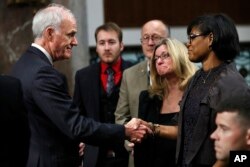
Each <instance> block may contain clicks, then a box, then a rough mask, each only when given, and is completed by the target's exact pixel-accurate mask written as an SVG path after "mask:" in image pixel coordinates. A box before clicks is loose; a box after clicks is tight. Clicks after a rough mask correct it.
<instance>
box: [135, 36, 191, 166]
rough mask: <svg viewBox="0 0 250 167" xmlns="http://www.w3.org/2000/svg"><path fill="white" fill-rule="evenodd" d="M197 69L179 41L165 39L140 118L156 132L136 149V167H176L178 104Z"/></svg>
mask: <svg viewBox="0 0 250 167" xmlns="http://www.w3.org/2000/svg"><path fill="white" fill-rule="evenodd" d="M195 71H196V68H195V65H194V64H193V63H191V62H190V61H189V59H188V51H187V48H186V46H185V45H184V44H183V43H181V42H180V41H178V40H176V39H170V38H167V39H163V40H162V41H161V42H160V43H159V44H158V45H156V47H155V50H154V55H153V58H152V59H151V66H150V78H151V86H150V88H149V90H146V91H142V92H141V94H140V98H139V101H140V102H139V114H138V116H139V118H142V119H143V120H145V121H148V122H149V125H151V128H152V129H153V131H154V135H153V136H149V137H148V138H146V139H145V140H143V141H142V143H141V144H136V145H135V167H138V166H144V167H147V166H150V167H166V166H171V167H172V166H175V150H176V137H177V132H178V128H177V122H178V121H177V116H178V112H179V111H180V107H179V102H180V100H181V99H182V95H183V92H184V90H185V88H186V86H187V84H188V82H189V79H190V78H191V77H192V76H193V74H194V73H195Z"/></svg>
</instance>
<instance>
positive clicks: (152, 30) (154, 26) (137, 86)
mask: <svg viewBox="0 0 250 167" xmlns="http://www.w3.org/2000/svg"><path fill="white" fill-rule="evenodd" d="M168 36H169V28H168V26H167V25H166V24H165V23H164V22H163V21H161V20H150V21H148V22H146V23H145V24H144V25H143V26H142V29H141V46H142V51H143V54H144V55H145V61H143V62H141V63H139V64H137V65H135V66H133V67H130V68H128V69H126V70H125V71H124V73H123V78H122V83H121V87H120V93H119V100H118V104H117V108H116V111H115V117H116V123H117V124H125V123H126V122H128V121H129V120H130V119H131V118H133V117H137V116H138V106H139V95H140V92H141V91H142V90H146V89H147V88H148V85H149V84H150V79H149V69H150V68H149V65H150V64H149V62H150V59H151V57H152V56H153V51H154V47H155V45H156V44H157V43H158V42H160V40H161V39H163V38H167V37H168ZM128 145H129V142H127V141H126V142H125V147H126V148H127V150H128V151H132V150H131V148H130V147H128ZM131 155H132V154H131ZM132 166H134V164H133V156H130V162H129V167H132Z"/></svg>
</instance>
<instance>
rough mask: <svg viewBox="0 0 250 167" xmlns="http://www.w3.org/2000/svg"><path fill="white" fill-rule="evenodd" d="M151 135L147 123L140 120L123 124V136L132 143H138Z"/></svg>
mask: <svg viewBox="0 0 250 167" xmlns="http://www.w3.org/2000/svg"><path fill="white" fill-rule="evenodd" d="M152 133H153V132H152V130H151V129H150V127H149V126H148V123H147V122H145V121H143V120H141V119H138V118H132V119H131V120H130V121H129V122H128V123H127V124H125V134H126V136H127V137H128V139H129V140H130V141H131V142H133V143H140V142H141V140H142V139H143V138H145V137H146V136H147V135H148V134H152Z"/></svg>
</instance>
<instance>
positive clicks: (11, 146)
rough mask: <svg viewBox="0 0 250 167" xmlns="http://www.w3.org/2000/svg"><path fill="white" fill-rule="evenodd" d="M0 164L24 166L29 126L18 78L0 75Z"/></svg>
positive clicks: (5, 166) (14, 166) (2, 166)
mask: <svg viewBox="0 0 250 167" xmlns="http://www.w3.org/2000/svg"><path fill="white" fill-rule="evenodd" d="M0 112H1V119H0V132H1V137H0V144H1V146H0V166H1V167H16V166H20V167H24V166H25V164H26V161H27V157H28V150H29V149H28V143H29V127H28V119H27V114H26V111H25V108H24V104H23V100H22V87H21V83H20V81H19V80H17V79H15V78H13V77H10V76H0Z"/></svg>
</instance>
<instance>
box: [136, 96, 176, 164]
mask: <svg viewBox="0 0 250 167" xmlns="http://www.w3.org/2000/svg"><path fill="white" fill-rule="evenodd" d="M161 106H162V100H160V99H159V98H158V97H156V96H155V97H153V98H150V97H149V93H148V91H143V92H141V94H140V100H139V113H138V117H139V118H142V119H143V120H145V121H148V122H153V123H157V124H161V125H177V117H178V113H177V112H175V113H167V114H161V113H160V109H161ZM175 150H176V140H170V139H166V138H161V137H158V136H148V137H147V138H146V139H144V140H143V141H142V142H141V143H140V144H136V145H135V148H134V162H135V167H174V166H175Z"/></svg>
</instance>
